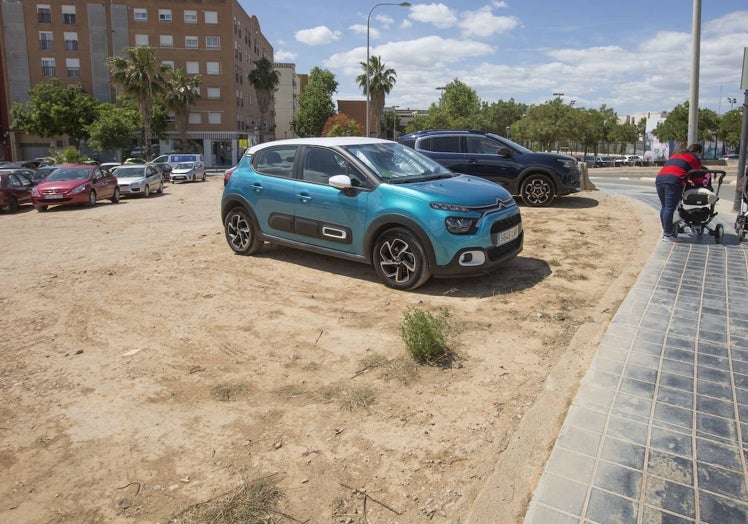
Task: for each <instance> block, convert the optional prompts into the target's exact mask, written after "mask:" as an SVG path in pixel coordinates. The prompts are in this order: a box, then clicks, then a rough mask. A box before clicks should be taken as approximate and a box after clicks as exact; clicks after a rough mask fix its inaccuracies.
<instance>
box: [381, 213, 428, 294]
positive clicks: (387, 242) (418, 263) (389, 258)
mask: <svg viewBox="0 0 748 524" xmlns="http://www.w3.org/2000/svg"><path fill="white" fill-rule="evenodd" d="M373 259H374V260H373V262H374V270H375V271H376V272H377V275H379V278H381V279H382V281H383V282H384V284H385V285H386V286H388V287H391V288H394V289H402V290H410V289H416V288H417V287H419V286H421V285H423V284H425V283H426V281H427V280H428V279H429V278H430V277H431V270H430V269H429V265H428V260H427V259H426V252H425V251H424V249H423V246H422V245H421V242H420V241H419V240H418V239H417V238H416V237H415V235H413V233H411V232H410V231H408V230H407V229H404V228H399V227H398V228H393V229H390V230H388V231H385V232H384V233H382V235H381V236H380V237H379V238H378V239H377V242H376V244H375V245H374V255H373Z"/></svg>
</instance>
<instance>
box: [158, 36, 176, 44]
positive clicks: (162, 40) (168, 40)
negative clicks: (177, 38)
mask: <svg viewBox="0 0 748 524" xmlns="http://www.w3.org/2000/svg"><path fill="white" fill-rule="evenodd" d="M158 40H159V45H160V46H161V47H174V37H172V36H171V35H161V36H159V37H158Z"/></svg>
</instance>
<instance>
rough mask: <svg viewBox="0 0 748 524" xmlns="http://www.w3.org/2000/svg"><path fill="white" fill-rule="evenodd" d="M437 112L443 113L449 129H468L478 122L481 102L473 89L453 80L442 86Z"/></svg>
mask: <svg viewBox="0 0 748 524" xmlns="http://www.w3.org/2000/svg"><path fill="white" fill-rule="evenodd" d="M439 110H440V111H443V112H444V114H445V116H446V118H447V120H448V121H449V126H450V127H454V128H460V129H469V128H471V127H475V124H476V123H477V122H478V121H479V114H480V110H481V101H480V98H479V97H478V94H477V93H476V92H475V90H474V89H472V88H471V87H469V86H468V85H467V84H465V83H463V82H460V81H459V80H458V79H457V78H455V79H454V80H452V81H451V82H449V83H448V84H447V85H446V86H444V89H443V90H442V96H441V97H440V98H439Z"/></svg>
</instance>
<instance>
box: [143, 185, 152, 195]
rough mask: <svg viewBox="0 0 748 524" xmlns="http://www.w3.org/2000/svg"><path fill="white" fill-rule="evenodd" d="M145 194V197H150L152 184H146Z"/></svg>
mask: <svg viewBox="0 0 748 524" xmlns="http://www.w3.org/2000/svg"><path fill="white" fill-rule="evenodd" d="M143 196H144V197H145V198H148V197H149V196H151V186H149V185H148V184H146V185H145V189H144V190H143Z"/></svg>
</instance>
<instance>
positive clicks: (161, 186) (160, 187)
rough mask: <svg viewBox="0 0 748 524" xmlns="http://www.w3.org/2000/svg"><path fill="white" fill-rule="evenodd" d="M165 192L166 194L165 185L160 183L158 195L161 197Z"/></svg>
mask: <svg viewBox="0 0 748 524" xmlns="http://www.w3.org/2000/svg"><path fill="white" fill-rule="evenodd" d="M163 192H164V183H163V182H159V183H158V189H157V190H156V193H158V194H159V195H161V194H163Z"/></svg>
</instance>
